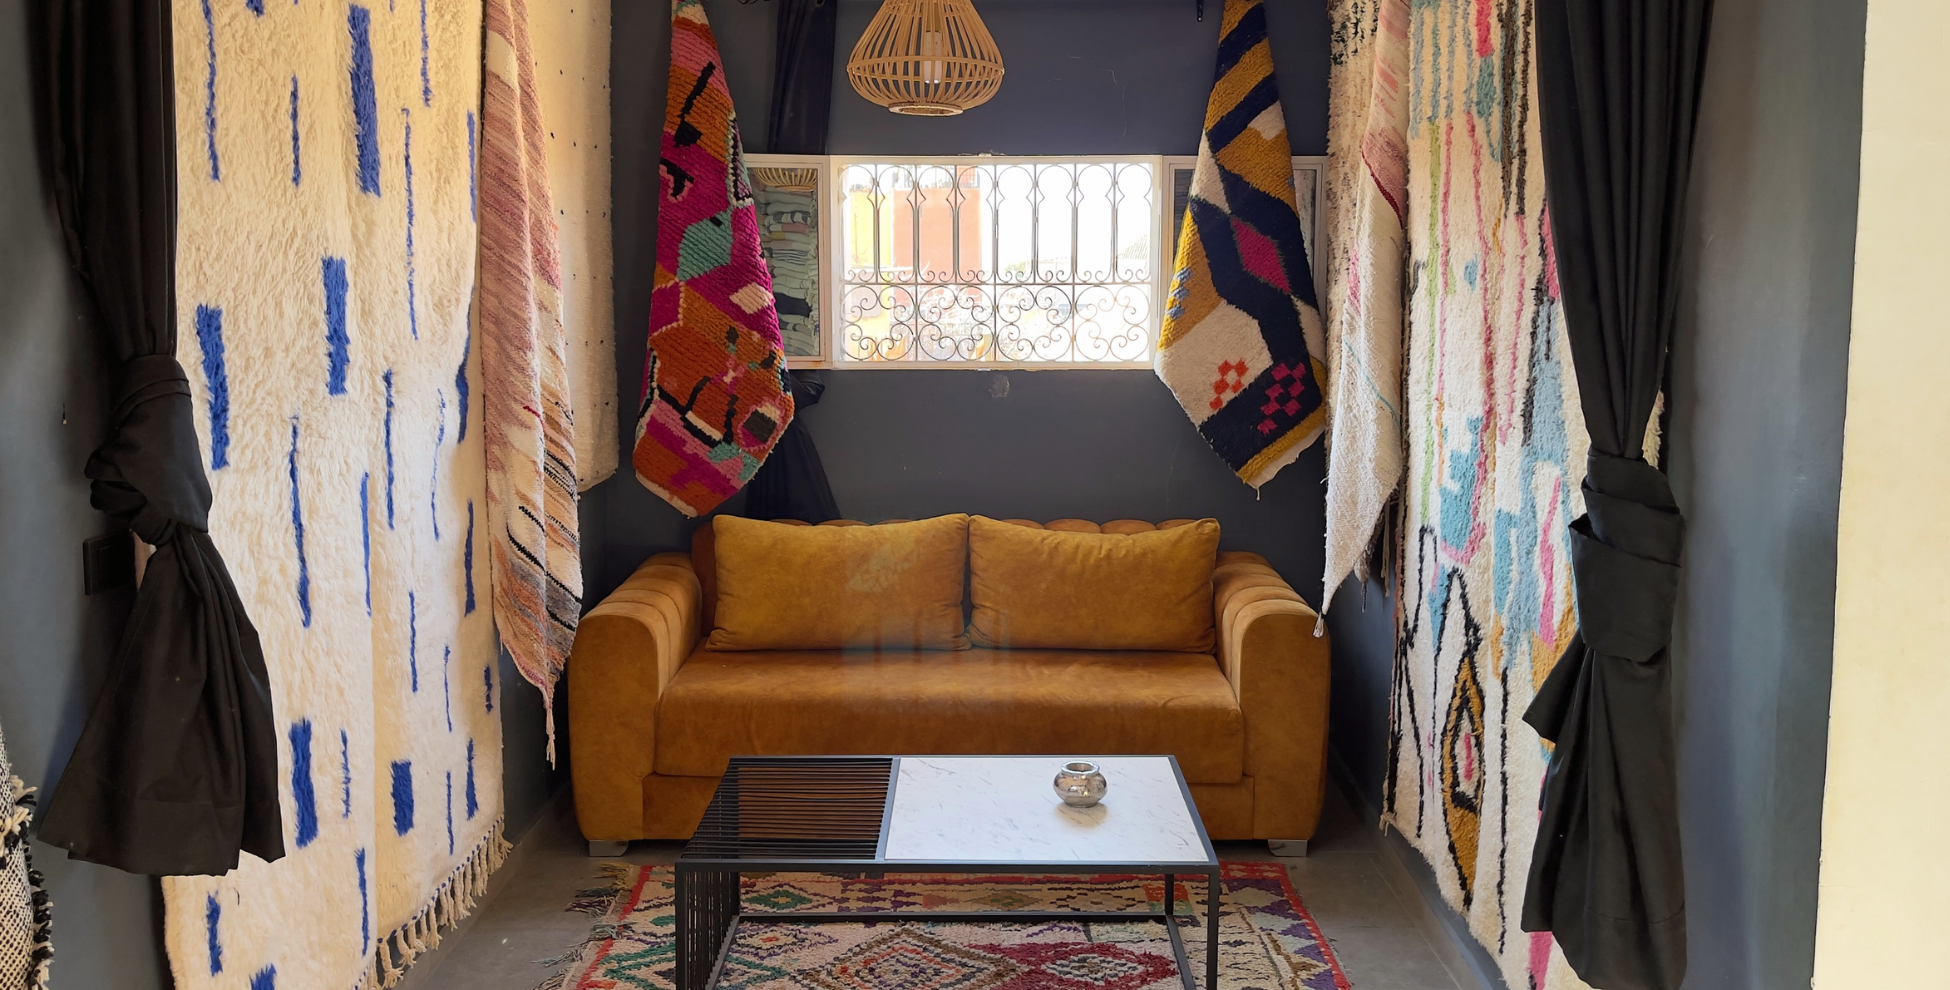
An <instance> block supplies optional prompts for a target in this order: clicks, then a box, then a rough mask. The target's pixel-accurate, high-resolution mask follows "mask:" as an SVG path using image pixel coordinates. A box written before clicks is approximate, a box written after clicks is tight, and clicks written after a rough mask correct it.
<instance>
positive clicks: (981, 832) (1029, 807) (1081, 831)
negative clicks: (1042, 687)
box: [885, 756, 1210, 864]
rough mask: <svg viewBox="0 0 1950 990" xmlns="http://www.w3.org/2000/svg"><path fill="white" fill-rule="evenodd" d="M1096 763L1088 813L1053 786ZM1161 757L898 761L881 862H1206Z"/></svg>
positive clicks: (1184, 802)
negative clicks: (1100, 794) (1068, 771)
mask: <svg viewBox="0 0 1950 990" xmlns="http://www.w3.org/2000/svg"><path fill="white" fill-rule="evenodd" d="M1076 759H1085V760H1093V761H1095V762H1096V763H1098V764H1100V765H1101V766H1102V767H1103V770H1104V777H1105V778H1106V779H1108V780H1109V782H1110V790H1109V792H1108V793H1107V794H1105V795H1104V799H1103V801H1102V803H1100V804H1098V805H1097V806H1096V807H1094V808H1087V809H1078V808H1071V807H1068V806H1066V805H1065V804H1064V803H1063V802H1062V800H1061V799H1059V798H1058V797H1057V796H1056V792H1055V790H1054V789H1053V788H1052V787H1051V782H1052V780H1053V779H1054V778H1055V777H1056V771H1057V769H1058V768H1059V767H1060V766H1061V765H1062V764H1063V763H1064V762H1065V761H1066V760H1076ZM1187 804H1188V802H1187V800H1186V798H1185V792H1184V790H1183V789H1181V787H1180V786H1179V782H1178V775H1177V773H1176V772H1175V771H1174V770H1173V768H1172V765H1171V760H1170V759H1169V758H1168V757H1163V756H1069V757H1058V756H903V757H901V759H900V769H899V772H898V774H897V775H896V778H895V785H894V805H893V809H892V812H891V814H890V817H889V821H888V831H887V849H886V856H885V859H886V860H887V861H905V862H925V863H970V862H994V863H1077V864H1089V863H1114V864H1122V863H1128V864H1151V863H1158V864H1171V863H1185V864H1209V862H1210V860H1209V858H1208V857H1209V855H1210V854H1209V853H1208V852H1207V848H1208V846H1207V845H1206V844H1205V843H1204V842H1202V841H1200V837H1199V829H1198V826H1197V824H1196V819H1195V817H1194V816H1195V814H1196V812H1195V811H1193V809H1191V808H1189V807H1187Z"/></svg>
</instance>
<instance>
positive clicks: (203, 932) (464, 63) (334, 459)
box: [163, 0, 506, 990]
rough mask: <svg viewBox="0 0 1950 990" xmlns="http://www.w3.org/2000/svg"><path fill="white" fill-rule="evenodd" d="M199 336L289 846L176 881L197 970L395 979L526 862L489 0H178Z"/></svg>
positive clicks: (322, 983)
mask: <svg viewBox="0 0 1950 990" xmlns="http://www.w3.org/2000/svg"><path fill="white" fill-rule="evenodd" d="M174 25H175V62H176V139H177V171H178V202H179V206H180V221H179V225H178V260H177V301H178V302H177V304H178V334H179V356H180V358H181V360H182V362H183V365H184V366H185V368H187V369H188V370H189V374H190V378H191V381H192V383H193V386H194V388H195V390H196V398H195V402H196V407H197V426H198V429H199V431H200V433H201V435H202V440H203V442H204V449H205V451H207V456H208V458H209V461H208V464H207V467H208V468H209V475H210V482H211V485H212V486H213V488H214V489H215V494H216V508H215V511H214V512H213V513H212V516H211V533H212V535H213V536H214V537H215V538H216V540H217V542H218V544H219V546H220V547H221V548H222V550H223V553H224V557H225V559H226V560H227V561H228V562H229V563H230V566H231V569H232V573H233V574H234V576H235V578H236V581H237V585H238V590H239V591H240V592H241V593H242V595H243V598H244V602H245V604H246V606H247V607H248V608H249V610H250V615H251V618H252V619H253V621H254V622H255V623H256V625H257V628H258V631H259V633H260V634H261V635H262V637H263V642H264V652H265V657H266V660H267V662H268V664H269V667H270V673H271V686H272V691H273V697H274V701H275V704H276V711H277V717H278V720H279V731H278V739H279V748H280V752H279V754H278V757H279V768H280V773H281V780H282V783H283V787H282V790H283V795H282V797H283V810H284V822H285V842H286V848H287V850H288V854H287V855H286V857H285V858H284V859H282V860H279V861H277V862H275V863H268V864H267V863H264V862H261V861H258V860H256V859H254V858H251V857H249V856H246V857H245V861H244V863H243V864H242V865H241V866H240V867H239V868H238V869H237V870H235V871H233V872H232V873H231V874H229V875H228V876H225V877H221V878H210V877H195V878H170V879H167V880H165V881H164V884H163V889H164V895H165V900H166V904H167V942H168V948H169V957H170V962H171V966H172V968H173V970H174V973H175V978H176V985H177V986H178V987H179V988H181V990H206V988H207V990H279V988H283V990H313V988H318V990H339V988H358V987H366V986H380V985H390V984H391V983H392V982H393V981H394V980H395V979H396V978H397V974H398V973H399V971H400V969H401V967H402V966H403V964H404V963H406V962H408V961H410V960H411V958H412V957H413V956H415V955H417V954H418V953H419V952H420V951H422V950H423V949H424V948H425V947H428V946H430V945H431V944H432V943H433V942H434V941H435V940H436V938H437V931H438V928H439V927H440V926H441V925H442V924H443V923H449V922H451V921H453V920H455V919H457V918H458V917H460V916H461V915H463V914H464V913H465V912H466V911H467V910H468V908H469V906H470V905H471V903H472V899H473V897H474V896H475V895H476V894H477V893H478V892H479V891H480V889H481V887H482V885H483V883H484V882H485V880H486V877H487V874H488V873H489V872H490V871H491V870H492V869H493V868H494V867H495V866H496V865H498V863H499V861H500V859H501V857H502V856H503V855H504V853H505V849H506V844H505V843H504V842H503V840H502V838H501V824H500V823H501V816H502V803H501V731H500V722H499V715H498V714H497V713H496V712H495V708H496V706H497V704H498V702H499V694H500V691H501V685H500V684H499V683H498V674H497V670H496V662H495V646H494V631H493V627H492V625H491V622H490V619H489V615H488V589H487V587H486V585H485V581H486V575H487V573H488V572H487V567H486V564H487V561H486V550H485V547H486V539H485V535H484V533H483V532H482V531H481V527H480V525H479V524H478V523H479V521H480V520H481V519H482V518H483V514H482V507H483V502H484V499H485V482H484V477H485V469H484V466H483V460H482V451H481V432H482V431H481V426H480V405H481V403H480V400H479V394H478V387H477V384H476V383H477V381H478V379H477V370H476V368H477V365H478V354H479V348H478V347H474V346H472V343H473V342H472V339H471V336H470V331H469V311H470V301H471V298H472V292H473V282H474V268H475V240H476V235H475V217H474V206H473V203H474V196H473V190H474V186H475V169H476V155H475V153H474V148H475V146H476V139H477V136H478V135H477V131H478V129H479V121H478V119H477V107H478V106H479V103H480V97H479V77H480V72H481V7H480V5H479V4H478V3H452V2H441V0H369V2H347V0H301V2H294V0H175V17H174Z"/></svg>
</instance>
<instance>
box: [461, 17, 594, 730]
mask: <svg viewBox="0 0 1950 990" xmlns="http://www.w3.org/2000/svg"><path fill="white" fill-rule="evenodd" d="M486 19H487V32H488V37H489V38H491V39H493V41H492V43H490V44H489V45H488V60H487V71H486V72H485V73H483V74H482V76H481V84H482V94H481V95H482V100H481V140H480V144H481V150H480V180H479V183H478V186H479V189H480V207H479V217H480V226H481V243H480V248H481V275H482V278H481V290H480V292H481V379H482V383H483V385H484V386H485V387H484V388H482V390H481V392H482V395H481V399H482V403H481V405H482V409H481V425H482V432H483V433H484V434H485V441H484V442H485V444H486V448H487V513H486V519H485V522H486V527H485V528H486V533H487V545H488V549H489V555H488V556H489V561H488V563H489V567H490V569H491V570H492V571H493V578H492V580H491V581H490V582H489V584H490V585H491V587H492V589H493V594H494V628H495V631H496V632H498V633H500V636H501V645H502V647H503V648H504V649H506V650H507V651H508V656H509V657H510V658H512V659H513V660H514V664H515V669H516V670H518V671H520V672H521V676H522V677H523V678H524V679H526V680H527V681H528V683H530V684H533V685H535V687H536V688H538V689H539V690H540V691H541V692H542V712H543V718H544V719H545V720H546V722H547V726H546V728H547V732H548V759H549V763H550V764H553V763H554V762H555V684H556V681H558V680H559V679H561V677H562V668H563V667H564V666H566V665H567V664H568V662H569V649H570V647H572V646H573V645H574V644H575V634H576V623H577V621H579V620H580V618H581V616H582V547H581V544H580V542H579V535H580V533H579V526H578V521H577V517H576V502H577V498H578V496H577V493H576V492H577V487H578V485H577V478H576V439H575V432H576V427H575V411H574V409H573V408H572V403H571V401H570V392H569V365H568V358H567V341H566V339H565V336H564V333H563V329H562V252H561V249H560V245H559V244H558V241H557V233H556V227H555V208H554V206H552V205H551V201H550V199H549V187H548V154H547V151H546V149H545V148H544V146H543V135H544V134H546V133H547V129H546V128H545V127H544V125H543V122H542V108H541V99H540V96H539V95H538V93H537V88H536V83H535V56H534V51H533V47H532V46H531V45H530V44H529V39H528V5H527V4H526V3H525V2H523V0H488V3H487V12H486Z"/></svg>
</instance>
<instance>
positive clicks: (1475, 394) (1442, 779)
mask: <svg viewBox="0 0 1950 990" xmlns="http://www.w3.org/2000/svg"><path fill="white" fill-rule="evenodd" d="M1358 6H1359V5H1350V6H1349V7H1347V8H1343V9H1344V10H1346V9H1353V8H1358ZM1531 7H1532V3H1531V0H1514V2H1511V3H1505V4H1500V5H1482V4H1477V5H1468V4H1423V3H1418V4H1414V5H1413V6H1412V7H1411V8H1410V12H1409V20H1408V24H1407V40H1408V44H1409V51H1410V52H1412V53H1413V55H1412V58H1411V59H1410V61H1409V64H1408V89H1409V94H1408V111H1407V119H1408V161H1409V163H1410V166H1409V181H1408V208H1407V216H1408V218H1409V223H1408V226H1407V231H1408V244H1409V264H1410V271H1411V272H1412V276H1411V278H1410V286H1411V292H1410V295H1409V299H1408V328H1407V337H1408V342H1407V352H1406V357H1405V360H1406V362H1407V364H1408V368H1407V394H1406V397H1405V410H1406V416H1405V418H1406V420H1407V424H1408V431H1407V443H1406V451H1407V457H1406V465H1405V473H1404V479H1405V481H1404V514H1405V518H1404V523H1405V525H1404V527H1403V531H1404V534H1405V535H1404V545H1403V547H1402V549H1401V552H1402V560H1401V565H1400V568H1399V574H1400V578H1399V580H1400V586H1399V588H1398V589H1397V591H1398V594H1399V598H1398V602H1399V603H1400V604H1399V627H1398V629H1397V634H1396V643H1397V646H1396V649H1397V655H1396V662H1395V670H1394V678H1393V685H1392V688H1391V694H1390V725H1389V737H1388V753H1389V762H1390V766H1389V770H1388V775H1387V777H1386V778H1385V780H1384V782H1383V809H1382V816H1383V818H1384V820H1385V821H1386V822H1387V823H1388V824H1389V825H1391V826H1393V827H1394V828H1395V829H1397V830H1398V831H1400V832H1401V834H1402V835H1403V837H1405V838H1406V839H1407V840H1408V841H1409V842H1410V843H1411V844H1412V845H1413V846H1414V847H1415V848H1416V849H1417V850H1418V851H1419V852H1420V853H1421V854H1422V856H1423V857H1425V858H1426V859H1427V860H1428V862H1429V865H1430V866H1431V867H1432V868H1433V870H1434V873H1435V876H1436V879H1437V882H1438V885H1439V886H1440V887H1441V890H1442V894H1443V897H1444V898H1445V899H1446V900H1447V901H1448V903H1449V905H1450V906H1451V907H1452V908H1454V909H1455V910H1456V911H1457V912H1458V913H1460V914H1461V915H1462V916H1463V917H1464V918H1465V919H1466V920H1467V922H1468V924H1469V930H1470V932H1471V933H1472V934H1473V935H1474V936H1475V937H1476V939H1477V940H1478V941H1480V942H1481V943H1482V945H1483V946H1484V948H1486V949H1487V950H1488V951H1489V952H1490V954H1491V956H1492V957H1494V958H1495V960H1496V962H1497V965H1498V967H1499V968H1500V969H1501V971H1502V974H1503V979H1504V982H1505V983H1507V984H1508V985H1509V986H1511V987H1522V988H1526V990H1545V988H1548V990H1561V988H1576V987H1582V986H1584V984H1583V982H1582V981H1580V980H1578V978H1577V977H1576V975H1575V974H1573V973H1572V972H1571V971H1570V969H1569V967H1568V966H1567V965H1566V964H1565V963H1564V958H1563V954H1562V953H1561V952H1559V951H1557V949H1556V947H1555V945H1554V943H1553V942H1552V940H1551V937H1550V935H1549V934H1548V933H1541V934H1531V933H1528V932H1524V931H1522V930H1521V929H1520V920H1521V917H1522V901H1523V894H1524V880H1525V875H1526V873H1527V872H1528V870H1529V866H1530V853H1531V848H1532V845H1533V842H1534V840H1535V837H1536V831H1537V808H1538V800H1539V797H1540V795H1541V793H1542V790H1543V783H1544V773H1545V769H1546V760H1547V756H1546V752H1545V748H1544V743H1543V742H1542V741H1541V740H1540V739H1539V738H1538V737H1537V734H1536V732H1534V731H1532V730H1531V728H1530V727H1529V726H1528V725H1526V724H1524V723H1523V721H1522V716H1523V712H1524V710H1525V709H1527V708H1528V707H1529V706H1530V702H1531V699H1532V697H1533V696H1534V695H1535V693H1536V690H1537V687H1538V686H1539V685H1540V684H1542V683H1543V681H1544V678H1545V676H1546V675H1547V674H1549V673H1550V670H1551V667H1552V666H1553V665H1554V664H1555V663H1556V661H1557V658H1558V657H1559V656H1560V655H1561V654H1562V653H1563V650H1564V646H1565V644H1566V642H1567V641H1568V640H1569V639H1570V637H1571V634H1572V632H1573V630H1574V628H1575V624H1576V616H1575V613H1574V611H1573V607H1572V598H1571V571H1570V554H1569V553H1568V551H1567V547H1566V545H1565V539H1566V537H1565V526H1566V524H1567V523H1569V522H1570V521H1571V520H1572V519H1575V518H1577V516H1578V514H1579V513H1580V512H1581V511H1583V505H1582V499H1581V498H1580V496H1579V494H1578V485H1579V482H1580V481H1581V480H1582V479H1583V473H1584V463H1585V447H1586V442H1587V441H1586V436H1585V430H1584V423H1583V420H1582V418H1581V416H1580V414H1579V406H1578V397H1577V387H1576V378H1575V376H1574V375H1573V374H1572V371H1571V358H1570V350H1569V344H1568V341H1567V338H1566V336H1565V332H1564V316H1563V311H1562V308H1561V305H1560V302H1559V289H1558V284H1557V275H1556V269H1555V265H1554V261H1553V257H1552V253H1551V243H1550V238H1549V234H1550V224H1549V222H1548V219H1547V216H1546V214H1545V190H1544V170H1543V167H1542V153H1541V145H1540V140H1539V137H1538V122H1537V109H1536V108H1537V103H1536V91H1535V84H1534V55H1533V52H1532V49H1531V34H1530V29H1529V24H1530V19H1531Z"/></svg>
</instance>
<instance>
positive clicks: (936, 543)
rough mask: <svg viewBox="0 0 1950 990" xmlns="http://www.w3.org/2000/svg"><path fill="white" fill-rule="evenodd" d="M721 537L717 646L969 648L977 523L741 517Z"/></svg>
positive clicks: (961, 519) (721, 526)
mask: <svg viewBox="0 0 1950 990" xmlns="http://www.w3.org/2000/svg"><path fill="white" fill-rule="evenodd" d="M712 528H713V529H714V530H715V531H716V546H715V555H716V563H717V592H718V607H717V613H716V615H715V616H714V617H713V626H714V627H713V628H712V630H711V636H710V640H709V643H710V646H711V648H712V649H716V650H819V649H845V648H849V647H855V648H869V649H871V648H875V647H878V648H882V649H923V650H957V649H966V648H967V647H968V637H967V635H966V634H965V633H964V632H963V626H962V610H961V601H962V590H963V587H964V579H965V574H966V568H967V561H968V517H967V516H965V515H952V516H940V517H938V518H934V519H924V520H922V521H920V522H905V523H890V524H884V525H880V526H787V525H783V524H780V523H774V522H761V521H759V520H756V519H740V518H738V517H736V516H719V517H717V518H716V519H715V520H713V521H712Z"/></svg>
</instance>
